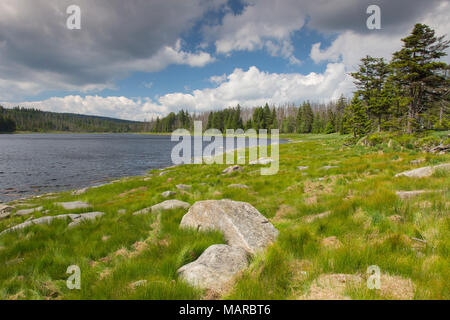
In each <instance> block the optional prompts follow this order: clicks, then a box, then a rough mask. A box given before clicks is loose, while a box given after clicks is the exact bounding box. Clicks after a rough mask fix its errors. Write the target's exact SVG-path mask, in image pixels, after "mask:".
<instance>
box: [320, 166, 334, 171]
mask: <svg viewBox="0 0 450 320" xmlns="http://www.w3.org/2000/svg"><path fill="white" fill-rule="evenodd" d="M335 168H338V166H323V167H322V168H321V169H322V170H330V169H335Z"/></svg>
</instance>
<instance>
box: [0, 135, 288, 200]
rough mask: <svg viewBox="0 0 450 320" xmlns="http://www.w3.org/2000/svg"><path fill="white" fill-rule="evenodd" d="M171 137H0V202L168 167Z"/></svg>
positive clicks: (205, 143) (169, 164) (100, 182)
mask: <svg viewBox="0 0 450 320" xmlns="http://www.w3.org/2000/svg"><path fill="white" fill-rule="evenodd" d="M170 139H171V137H170V136H159V135H137V134H0V201H3V202H7V201H11V200H15V199H19V198H23V197H27V196H31V195H38V194H42V193H47V192H56V191H63V190H71V189H77V188H82V187H86V186H91V185H96V184H102V183H105V182H107V181H109V180H111V179H114V178H120V177H125V176H137V175H143V174H145V173H146V171H148V170H151V169H155V168H164V167H168V166H171V165H172V160H171V152H172V148H173V147H174V146H175V145H176V144H177V143H178V142H172V141H171V140H170ZM285 142H287V141H283V140H280V143H285ZM207 144H209V142H204V144H203V145H204V146H205V145H207ZM247 145H248V141H247Z"/></svg>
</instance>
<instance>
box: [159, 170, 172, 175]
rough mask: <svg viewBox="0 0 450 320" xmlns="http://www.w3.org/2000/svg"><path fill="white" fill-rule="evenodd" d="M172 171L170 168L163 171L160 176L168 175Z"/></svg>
mask: <svg viewBox="0 0 450 320" xmlns="http://www.w3.org/2000/svg"><path fill="white" fill-rule="evenodd" d="M170 172H172V171H171V170H169V171H163V172H161V173H160V174H159V175H160V176H164V175H166V174H168V173H170Z"/></svg>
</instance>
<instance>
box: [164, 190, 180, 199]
mask: <svg viewBox="0 0 450 320" xmlns="http://www.w3.org/2000/svg"><path fill="white" fill-rule="evenodd" d="M176 194H177V193H176V192H175V191H164V192H163V193H161V195H162V196H163V197H164V198H168V197H171V196H174V195H176Z"/></svg>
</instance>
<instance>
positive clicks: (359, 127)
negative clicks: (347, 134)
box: [347, 93, 371, 138]
mask: <svg viewBox="0 0 450 320" xmlns="http://www.w3.org/2000/svg"><path fill="white" fill-rule="evenodd" d="M348 110H349V113H350V115H349V118H348V119H347V124H348V125H349V126H350V128H351V129H352V131H353V136H354V137H355V138H357V137H361V136H363V135H366V134H367V133H368V132H369V131H370V125H371V122H370V120H369V118H368V117H367V113H366V108H365V107H364V105H363V103H362V101H361V99H360V98H359V94H358V93H355V95H354V97H353V100H352V101H351V103H350V105H349V106H348Z"/></svg>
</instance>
